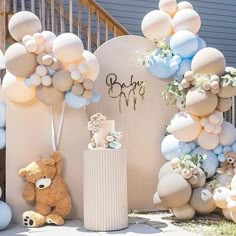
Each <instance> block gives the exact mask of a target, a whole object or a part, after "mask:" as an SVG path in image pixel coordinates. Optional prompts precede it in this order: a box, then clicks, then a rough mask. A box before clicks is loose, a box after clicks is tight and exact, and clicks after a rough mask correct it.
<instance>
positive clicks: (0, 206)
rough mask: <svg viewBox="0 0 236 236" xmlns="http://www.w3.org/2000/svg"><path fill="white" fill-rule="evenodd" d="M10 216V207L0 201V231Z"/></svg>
mask: <svg viewBox="0 0 236 236" xmlns="http://www.w3.org/2000/svg"><path fill="white" fill-rule="evenodd" d="M11 217H12V213H11V209H10V207H9V206H8V205H7V204H6V203H5V202H2V201H0V231H1V230H3V229H5V228H6V227H7V226H8V225H9V223H10V221H11Z"/></svg>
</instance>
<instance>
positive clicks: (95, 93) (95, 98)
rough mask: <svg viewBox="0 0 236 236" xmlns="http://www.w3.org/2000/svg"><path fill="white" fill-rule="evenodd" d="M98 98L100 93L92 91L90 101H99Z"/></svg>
mask: <svg viewBox="0 0 236 236" xmlns="http://www.w3.org/2000/svg"><path fill="white" fill-rule="evenodd" d="M99 100H100V94H99V93H98V92H96V91H93V97H92V98H91V101H92V102H99Z"/></svg>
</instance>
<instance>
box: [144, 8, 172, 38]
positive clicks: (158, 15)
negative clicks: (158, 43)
mask: <svg viewBox="0 0 236 236" xmlns="http://www.w3.org/2000/svg"><path fill="white" fill-rule="evenodd" d="M141 28H142V32H143V34H144V36H145V37H146V38H148V39H150V40H154V39H165V38H167V37H168V36H169V35H170V34H171V31H172V27H171V17H170V15H169V14H168V13H166V12H164V11H160V10H154V11H151V12H149V13H148V14H147V15H145V16H144V18H143V21H142V25H141Z"/></svg>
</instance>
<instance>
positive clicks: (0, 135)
mask: <svg viewBox="0 0 236 236" xmlns="http://www.w3.org/2000/svg"><path fill="white" fill-rule="evenodd" d="M5 147H6V131H5V130H4V129H2V128H0V149H3V148H5ZM0 220H1V219H0Z"/></svg>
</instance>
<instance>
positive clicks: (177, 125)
mask: <svg viewBox="0 0 236 236" xmlns="http://www.w3.org/2000/svg"><path fill="white" fill-rule="evenodd" d="M201 130H202V126H201V124H200V119H199V118H198V117H197V116H194V115H192V114H190V113H188V112H179V113H177V114H176V115H175V116H174V118H173V119H172V120H171V123H170V125H169V128H168V131H169V132H171V133H172V134H173V135H174V137H175V138H177V139H178V140H180V141H182V142H190V141H193V140H194V139H196V138H197V137H198V136H199V134H200V132H201Z"/></svg>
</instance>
